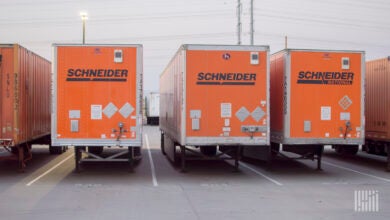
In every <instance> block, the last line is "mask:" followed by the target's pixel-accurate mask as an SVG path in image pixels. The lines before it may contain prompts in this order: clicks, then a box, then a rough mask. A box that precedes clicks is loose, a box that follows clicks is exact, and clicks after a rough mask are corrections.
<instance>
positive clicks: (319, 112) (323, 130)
mask: <svg viewBox="0 0 390 220" xmlns="http://www.w3.org/2000/svg"><path fill="white" fill-rule="evenodd" d="M270 62H271V76H270V84H271V86H270V88H271V90H270V93H271V103H270V105H271V106H270V107H271V146H270V147H271V148H270V154H268V155H269V156H270V157H271V156H272V155H277V154H280V150H281V149H280V147H282V150H283V151H286V152H292V153H295V154H298V155H300V156H299V157H298V159H312V160H315V159H317V168H318V169H321V157H322V152H323V148H324V145H332V147H333V148H334V149H335V150H336V152H338V153H342V154H356V152H357V151H358V149H359V145H361V144H363V143H364V135H365V132H364V79H365V76H364V73H365V68H364V64H365V56H364V52H361V51H333V50H301V49H285V50H282V51H280V52H278V53H275V54H273V55H272V56H271V60H270ZM250 155H252V157H260V156H259V155H256V154H250ZM250 155H249V156H250Z"/></svg>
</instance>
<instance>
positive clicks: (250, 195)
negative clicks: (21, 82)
mask: <svg viewBox="0 0 390 220" xmlns="http://www.w3.org/2000/svg"><path fill="white" fill-rule="evenodd" d="M110 151H115V149H108V151H107V152H110ZM7 153H8V152H4V151H3V150H0V156H1V155H5V154H7ZM142 155H143V157H142V160H141V161H139V162H137V164H136V168H135V170H134V172H130V171H129V167H128V165H127V164H126V163H122V162H110V163H98V162H93V163H85V164H83V165H82V171H81V172H75V171H74V168H75V162H74V160H75V159H74V152H73V149H69V150H68V151H67V152H65V153H63V154H61V155H50V154H49V152H48V148H47V146H43V145H39V146H33V159H32V160H31V161H29V162H28V164H27V168H26V171H25V172H24V173H19V172H18V171H17V164H16V162H15V161H0V198H1V201H0V219H7V220H12V219H30V220H31V219H50V220H53V219H56V220H60V219H93V220H96V219H170V220H171V219H186V220H190V219H344V220H345V219H390V173H389V172H386V171H385V165H386V158H385V157H381V156H373V155H368V154H366V153H364V152H359V153H358V155H356V156H353V157H342V156H340V155H337V154H336V153H335V152H334V151H333V150H332V149H330V148H326V149H325V152H324V158H323V167H322V168H323V170H322V171H318V170H316V161H310V160H299V161H297V160H287V159H283V158H278V159H276V160H274V161H272V162H271V163H265V162H261V161H256V160H250V159H244V160H243V161H241V162H240V168H239V171H238V172H234V169H233V163H232V162H225V161H189V162H188V163H187V165H188V168H187V170H188V172H186V173H181V172H180V169H179V167H177V166H175V165H173V164H172V163H170V162H169V161H168V160H167V158H166V157H165V156H164V155H162V153H161V151H160V134H159V130H158V127H156V126H145V127H144V141H143V148H142ZM367 192H368V193H370V195H369V196H368V197H367V196H366V197H365V196H364V195H367ZM364 193H366V194H364ZM372 198H373V199H372ZM365 205H368V206H367V207H366V208H365V209H364V207H365ZM367 210H368V211H367Z"/></svg>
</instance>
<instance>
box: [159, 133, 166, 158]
mask: <svg viewBox="0 0 390 220" xmlns="http://www.w3.org/2000/svg"><path fill="white" fill-rule="evenodd" d="M160 147H161V153H162V154H163V155H167V153H165V148H164V133H163V132H161V141H160Z"/></svg>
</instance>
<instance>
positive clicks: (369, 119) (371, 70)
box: [363, 57, 390, 171]
mask: <svg viewBox="0 0 390 220" xmlns="http://www.w3.org/2000/svg"><path fill="white" fill-rule="evenodd" d="M389 85H390V57H386V58H382V59H377V60H372V61H368V62H367V63H366V143H365V145H364V146H363V150H364V151H366V152H368V153H371V154H378V155H387V170H388V171H390V113H389V111H390V88H389Z"/></svg>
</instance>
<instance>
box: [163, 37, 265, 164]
mask: <svg viewBox="0 0 390 220" xmlns="http://www.w3.org/2000/svg"><path fill="white" fill-rule="evenodd" d="M268 60H269V47H268V46H240V45H226V46H224V45H194V44H189V45H182V46H181V47H180V48H179V50H178V52H177V53H176V55H175V56H174V57H173V59H172V60H171V62H170V63H169V64H168V66H167V67H166V69H165V70H164V71H163V73H162V74H161V76H160V100H161V102H160V129H161V148H162V152H163V153H164V154H166V155H167V156H168V158H169V159H170V160H172V161H174V162H175V161H176V160H177V156H178V155H177V154H176V147H179V148H180V152H181V154H180V155H181V169H182V170H183V171H184V170H185V163H186V161H187V160H192V159H196V160H199V159H204V160H215V159H222V160H225V159H231V160H235V168H236V169H237V168H238V159H239V157H240V155H241V151H242V147H243V146H256V147H258V148H262V147H264V146H266V145H268V144H269V135H270V133H269V107H268V106H269V105H268V103H269V100H268V99H269V94H268V91H269V89H268V88H269V80H268V78H269V77H268V76H269V62H268ZM218 147H219V150H220V151H221V153H217V148H218ZM197 148H199V149H200V152H199V151H198V150H197ZM222 152H223V153H222ZM188 153H190V154H191V155H192V156H194V155H196V156H198V157H195V158H194V157H187V156H186V154H188ZM228 155H229V156H228Z"/></svg>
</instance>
